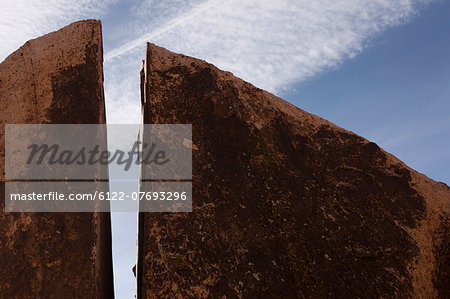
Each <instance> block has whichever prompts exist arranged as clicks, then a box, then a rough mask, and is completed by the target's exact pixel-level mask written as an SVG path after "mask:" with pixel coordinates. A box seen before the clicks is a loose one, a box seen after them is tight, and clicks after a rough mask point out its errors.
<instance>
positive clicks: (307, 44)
mask: <svg viewBox="0 0 450 299" xmlns="http://www.w3.org/2000/svg"><path fill="white" fill-rule="evenodd" d="M425 2H426V1H421V0H398V1H386V0H370V1H369V0H340V1H339V0H338V1H328V0H316V1H309V0H280V1H270V0H246V1H242V0H222V1H219V0H210V1H204V2H200V3H198V4H197V5H196V6H194V7H192V8H190V10H189V11H184V12H182V14H181V15H178V11H176V10H175V9H174V8H172V7H170V6H169V7H167V6H166V9H167V10H170V11H175V12H176V13H173V14H172V16H173V15H175V17H173V18H169V19H167V20H160V22H161V24H163V25H162V26H160V27H159V28H156V29H155V27H154V26H155V24H154V22H151V20H152V19H151V18H150V17H149V16H148V14H145V12H144V13H142V12H140V13H139V14H138V15H137V17H136V20H135V23H136V28H140V30H142V29H144V30H145V29H147V30H148V31H147V33H144V34H142V35H141V36H140V37H138V38H136V39H134V40H131V41H129V42H126V43H125V44H123V45H122V46H120V47H117V48H116V49H114V50H111V51H110V52H108V53H106V56H105V57H106V60H107V61H109V60H113V59H115V58H118V57H120V56H123V55H126V54H127V53H129V52H130V51H132V50H133V49H136V48H139V47H142V45H143V44H144V43H145V42H146V41H151V42H155V43H157V44H159V45H162V46H164V47H167V48H169V49H171V50H173V51H176V52H182V53H184V54H188V55H192V56H195V57H199V58H203V59H205V60H207V61H209V62H212V63H214V64H216V65H217V66H219V67H221V68H223V69H226V70H229V71H232V72H234V73H235V74H236V75H238V76H240V77H242V78H244V79H246V80H248V81H250V82H252V83H254V84H255V85H257V86H259V87H262V88H264V89H267V90H269V91H275V92H276V91H279V90H280V89H282V88H283V87H286V86H289V84H292V83H294V82H296V81H301V80H304V79H307V78H309V77H311V76H314V75H316V74H318V73H320V72H322V71H324V70H326V69H329V68H333V67H336V66H338V65H339V64H341V63H342V62H343V61H344V60H345V59H347V58H349V57H353V56H354V55H356V54H357V53H359V52H360V51H362V49H363V48H364V46H365V43H366V42H367V41H368V40H369V39H370V38H371V37H373V36H374V35H376V34H377V33H380V32H382V31H383V30H386V29H387V28H389V27H392V26H396V25H399V24H402V23H404V22H406V21H408V20H409V19H410V18H411V17H412V16H414V15H415V14H416V13H417V11H418V8H419V7H420V6H421V5H422V4H424V3H425ZM144 3H147V2H144ZM140 8H141V9H145V6H143V5H141V6H140ZM160 10H161V11H164V9H162V8H161V7H160ZM169 16H170V14H169ZM147 20H150V21H147ZM150 23H151V25H150V26H148V24H150Z"/></svg>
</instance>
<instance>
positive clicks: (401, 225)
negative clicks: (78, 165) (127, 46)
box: [137, 44, 450, 298]
mask: <svg viewBox="0 0 450 299" xmlns="http://www.w3.org/2000/svg"><path fill="white" fill-rule="evenodd" d="M141 74H142V79H141V82H143V86H142V91H143V121H144V123H146V124H151V123H159V124H165V123H168V124H170V123H181V124H184V123H191V124H192V125H193V212H192V213H166V214H164V213H159V214H158V213H141V214H140V216H139V221H140V227H139V242H140V243H139V257H138V267H137V280H138V298H150V297H164V296H170V297H176V296H180V295H181V296H183V297H208V296H210V297H213V298H219V297H220V298H222V297H223V296H226V297H229V298H234V297H244V298H247V297H250V298H252V297H275V298H293V297H299V298H357V297H360V298H376V297H384V298H393V297H396V298H405V297H410V296H411V297H415V298H433V297H440V298H448V297H449V296H450V288H449V287H448V286H449V285H450V281H449V266H450V259H449V258H450V252H449V249H448V248H450V247H449V245H450V244H449V239H450V233H449V201H450V188H449V187H448V186H447V185H446V184H444V183H438V182H435V181H433V180H431V179H429V178H427V177H426V176H424V175H422V174H420V173H418V172H416V171H414V170H412V169H410V168H409V167H408V166H406V165H405V164H404V163H402V162H401V161H399V160H398V159H397V158H395V157H394V156H392V155H391V154H389V153H386V152H385V151H383V150H382V149H380V148H379V147H378V146H377V145H376V144H375V143H373V142H370V141H368V140H366V139H364V138H362V137H360V136H357V135H355V134H353V133H352V132H349V131H346V130H344V129H341V128H339V127H337V126H336V125H334V124H332V123H330V122H328V121H326V120H324V119H321V118H320V117H317V116H315V115H312V114H309V113H307V112H305V111H303V110H301V109H299V108H297V107H294V106H293V105H291V104H289V103H287V102H285V101H283V100H281V99H279V98H277V97H276V96H274V95H272V94H270V93H267V92H265V91H263V90H261V89H258V88H256V87H254V86H252V85H251V84H249V83H247V82H244V81H242V80H240V79H238V78H236V77H234V76H233V75H232V74H231V73H229V72H224V71H221V70H219V69H217V68H216V67H214V66H213V65H211V64H208V63H206V62H204V61H201V60H197V59H194V58H191V57H187V56H184V55H178V54H174V53H171V52H169V51H167V50H165V49H163V48H160V47H157V46H155V45H152V44H148V47H147V56H146V60H145V62H144V70H143V72H142V73H141Z"/></svg>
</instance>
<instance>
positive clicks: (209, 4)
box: [105, 0, 226, 61]
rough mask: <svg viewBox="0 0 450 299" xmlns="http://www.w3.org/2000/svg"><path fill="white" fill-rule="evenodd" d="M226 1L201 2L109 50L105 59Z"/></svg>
mask: <svg viewBox="0 0 450 299" xmlns="http://www.w3.org/2000/svg"><path fill="white" fill-rule="evenodd" d="M224 2H226V0H220V1H219V0H210V1H206V2H205V3H202V4H199V5H198V6H196V7H195V8H193V9H192V10H190V11H189V12H188V13H187V14H185V15H184V16H182V17H180V18H177V19H176V20H174V21H172V22H169V24H167V25H165V26H163V27H160V28H158V29H156V30H155V31H152V32H150V33H147V34H144V35H142V36H140V37H138V38H136V39H134V40H132V41H130V42H127V43H125V44H123V45H122V46H120V47H117V48H115V49H113V50H111V51H109V52H108V53H106V54H105V61H108V60H111V59H113V58H116V57H119V56H120V55H123V54H125V53H127V52H129V51H131V50H133V49H134V48H136V47H139V46H141V45H142V44H144V43H146V42H147V41H149V40H152V39H154V38H155V37H157V36H159V35H162V34H164V33H166V32H169V31H171V30H172V29H174V28H175V27H177V26H179V25H182V24H184V23H186V22H187V21H189V20H191V19H193V18H195V17H196V16H198V15H200V14H202V13H204V12H206V11H208V10H210V9H212V8H214V7H217V6H219V5H220V4H222V3H224Z"/></svg>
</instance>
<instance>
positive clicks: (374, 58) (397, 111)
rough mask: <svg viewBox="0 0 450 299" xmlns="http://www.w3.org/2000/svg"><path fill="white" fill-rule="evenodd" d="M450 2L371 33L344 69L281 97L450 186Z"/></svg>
mask: <svg viewBox="0 0 450 299" xmlns="http://www.w3.org/2000/svg"><path fill="white" fill-rule="evenodd" d="M449 16H450V2H448V1H447V2H437V3H433V4H432V5H430V6H429V7H428V8H427V9H424V10H423V11H421V13H420V14H419V15H418V16H417V17H416V18H415V19H414V20H413V21H412V22H410V23H408V24H407V25H404V26H399V27H395V28H392V29H389V30H387V31H386V32H384V33H383V34H381V35H379V36H377V37H375V38H373V39H372V40H371V41H370V43H369V44H370V46H368V47H367V48H366V49H365V50H364V51H362V52H361V53H360V54H359V55H357V56H356V57H354V58H353V59H350V60H348V61H346V62H345V63H344V64H342V65H341V66H340V67H339V68H337V69H334V70H330V71H328V72H325V73H321V74H318V75H317V76H314V77H313V78H311V79H308V80H306V81H304V82H300V83H297V84H294V85H291V86H289V89H288V90H287V91H283V92H281V93H280V94H279V95H280V97H282V98H284V99H286V100H288V101H290V102H291V103H293V104H295V105H297V106H298V107H300V108H302V109H304V110H306V111H308V112H311V113H314V114H317V115H319V116H321V117H323V118H326V119H328V120H330V121H332V122H334V123H336V124H337V125H339V126H341V127H343V128H345V129H348V130H351V131H353V132H355V133H357V134H359V135H361V136H363V137H365V138H367V139H370V140H371V141H374V142H376V143H378V144H379V145H380V146H381V147H382V148H384V149H385V150H387V151H388V152H391V153H393V154H394V155H396V156H397V157H398V158H400V159H401V160H402V161H404V162H405V163H407V164H408V165H409V166H411V167H412V168H414V169H416V170H418V171H420V172H422V173H424V174H426V175H427V176H429V177H431V178H433V179H435V180H438V181H443V182H445V183H447V184H450V33H449V32H450V31H449V30H450V18H449Z"/></svg>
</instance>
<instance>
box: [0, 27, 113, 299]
mask: <svg viewBox="0 0 450 299" xmlns="http://www.w3.org/2000/svg"><path fill="white" fill-rule="evenodd" d="M102 51H103V50H102V36H101V23H100V21H95V20H88V21H81V22H77V23H73V24H71V25H69V26H67V27H65V28H63V29H61V30H59V31H56V32H53V33H50V34H47V35H45V36H43V37H40V38H37V39H34V40H31V41H28V42H27V43H26V44H25V45H24V46H22V47H21V48H20V49H19V50H17V51H16V52H14V53H13V54H11V55H10V56H9V57H7V58H6V59H5V60H4V61H3V62H2V63H1V64H0V111H1V112H0V123H1V128H0V142H1V144H2V146H1V147H0V154H1V159H0V170H1V171H0V173H1V179H2V182H1V185H0V187H1V188H0V189H1V190H0V191H1V193H0V195H1V200H0V208H1V211H2V212H0V256H1V257H0V298H112V297H113V286H112V281H113V277H112V258H111V231H110V216H109V214H108V213H5V212H4V204H5V203H4V193H5V183H4V180H5V173H4V165H5V160H4V159H5V157H4V142H5V136H4V132H5V124H47V123H51V124H97V123H105V106H104V96H103V66H102V62H103V53H102Z"/></svg>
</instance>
